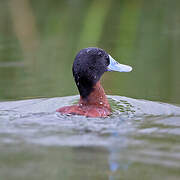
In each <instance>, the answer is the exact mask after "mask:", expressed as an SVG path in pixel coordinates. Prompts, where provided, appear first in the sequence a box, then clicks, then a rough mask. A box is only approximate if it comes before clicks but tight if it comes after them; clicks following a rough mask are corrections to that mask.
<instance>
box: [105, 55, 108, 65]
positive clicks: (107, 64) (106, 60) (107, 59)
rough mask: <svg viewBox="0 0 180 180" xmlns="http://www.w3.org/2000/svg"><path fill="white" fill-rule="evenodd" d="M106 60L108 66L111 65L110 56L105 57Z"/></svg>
mask: <svg viewBox="0 0 180 180" xmlns="http://www.w3.org/2000/svg"><path fill="white" fill-rule="evenodd" d="M105 60H106V63H107V65H109V56H108V55H106V56H105Z"/></svg>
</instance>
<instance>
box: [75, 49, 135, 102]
mask: <svg viewBox="0 0 180 180" xmlns="http://www.w3.org/2000/svg"><path fill="white" fill-rule="evenodd" d="M131 70H132V67H130V66H127V65H123V64H119V63H118V62H117V61H115V60H114V59H113V58H112V57H111V56H110V55H109V54H107V53H106V52H105V51H104V50H102V49H100V48H94V47H92V48H85V49H82V50H80V52H79V53H78V54H77V56H76V58H75V60H74V63H73V76H74V79H75V82H76V85H77V87H78V90H79V93H80V95H81V97H82V98H86V97H88V95H89V94H90V93H91V92H92V91H93V87H94V85H95V84H96V83H97V82H98V81H99V80H100V78H101V76H102V75H103V73H104V72H106V71H119V72H130V71H131Z"/></svg>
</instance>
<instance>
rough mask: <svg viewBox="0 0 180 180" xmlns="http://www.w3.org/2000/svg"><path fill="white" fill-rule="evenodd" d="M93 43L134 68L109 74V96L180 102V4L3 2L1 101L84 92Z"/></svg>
mask: <svg viewBox="0 0 180 180" xmlns="http://www.w3.org/2000/svg"><path fill="white" fill-rule="evenodd" d="M89 46H96V47H100V48H103V49H105V50H106V51H107V52H108V53H109V54H111V56H112V57H114V58H115V59H116V60H117V61H119V62H120V63H124V64H129V65H131V66H132V67H133V68H134V69H133V72H131V73H116V72H112V73H105V75H104V76H103V78H102V84H103V86H104V88H105V91H106V93H107V94H112V95H123V96H128V97H134V98H143V99H149V100H157V101H164V102H170V103H178V104H179V103H180V80H179V77H180V71H179V67H180V50H179V47H180V1H179V0H171V1H170V0H151V1H149V0H46V1H44V0H38V1H37V0H1V1H0V100H13V99H27V98H38V97H56V96H68V95H74V94H78V91H77V88H76V86H75V83H74V81H73V77H72V71H71V67H72V63H73V60H74V57H75V55H76V53H77V52H78V51H79V50H80V49H82V48H86V47H89Z"/></svg>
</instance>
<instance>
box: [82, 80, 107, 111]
mask: <svg viewBox="0 0 180 180" xmlns="http://www.w3.org/2000/svg"><path fill="white" fill-rule="evenodd" d="M79 105H84V106H89V105H95V106H97V107H105V108H108V109H110V105H109V103H108V100H107V97H106V94H105V92H104V89H103V87H102V86H101V84H100V81H98V82H97V83H96V84H95V85H94V86H93V91H92V92H91V93H90V94H89V96H88V97H86V98H82V96H80V100H79Z"/></svg>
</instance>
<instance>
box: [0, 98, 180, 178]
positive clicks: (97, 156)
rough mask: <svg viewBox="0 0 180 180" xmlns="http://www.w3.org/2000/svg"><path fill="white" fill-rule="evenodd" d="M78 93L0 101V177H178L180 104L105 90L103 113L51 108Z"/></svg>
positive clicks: (67, 100) (65, 101)
mask: <svg viewBox="0 0 180 180" xmlns="http://www.w3.org/2000/svg"><path fill="white" fill-rule="evenodd" d="M78 98H79V97H78V96H70V97H64V98H51V99H33V100H24V101H12V102H3V103H0V127H1V129H0V147H1V154H0V167H1V168H0V174H1V177H2V178H3V179H13V180H14V179H25V178H26V179H49V178H50V179H53V180H54V179H71V178H73V179H84V178H88V179H110V180H112V179H121V178H122V179H140V178H142V177H143V179H164V178H169V179H179V177H180V171H179V169H180V143H179V138H180V107H178V106H173V105H169V104H162V103H158V102H149V101H143V100H136V99H131V98H126V97H120V96H109V101H110V102H111V106H112V108H113V114H112V115H111V116H110V117H108V118H86V117H83V116H66V115H60V114H59V113H56V112H55V109H57V108H58V107H61V106H63V105H70V104H72V103H75V102H77V100H78ZM152 103H153V106H152ZM146 106H148V107H149V106H150V107H151V108H150V107H149V108H147V109H146ZM158 108H159V109H160V111H158V110H157V109H158ZM167 109H168V111H167ZM159 112H161V114H159ZM157 113H158V114H157ZM9 171H10V172H11V173H9Z"/></svg>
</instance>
